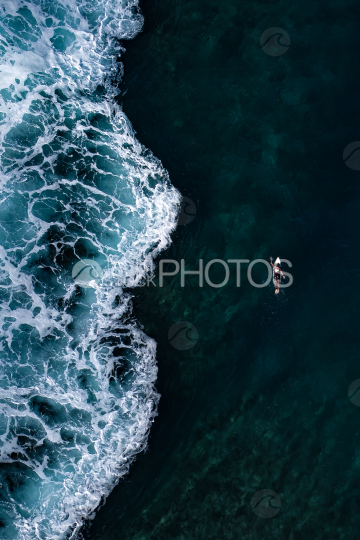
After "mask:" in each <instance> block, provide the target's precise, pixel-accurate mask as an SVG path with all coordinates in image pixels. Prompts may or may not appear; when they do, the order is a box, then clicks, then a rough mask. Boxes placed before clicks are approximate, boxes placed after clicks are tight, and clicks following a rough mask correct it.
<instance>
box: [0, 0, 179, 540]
mask: <svg viewBox="0 0 360 540" xmlns="http://www.w3.org/2000/svg"><path fill="white" fill-rule="evenodd" d="M142 24H143V19H142V16H141V15H140V14H139V10H138V6H137V3H136V2H135V1H132V0H119V1H115V2H114V1H111V2H110V1H108V0H104V1H100V2H98V1H85V2H77V1H75V0H74V1H71V2H66V3H65V2H63V3H62V2H58V1H52V0H51V1H47V0H34V1H33V2H28V1H22V0H14V1H6V0H5V1H3V2H1V4H0V56H1V66H0V123H1V135H0V137H1V141H0V144H1V150H0V160H1V162H0V177H1V201H0V245H1V247H0V259H1V263H0V266H1V272H0V273H1V275H0V279H1V284H0V296H1V315H0V317H1V328H2V332H1V348H0V365H1V376H0V484H1V497H0V537H1V539H4V540H15V539H16V540H18V539H19V540H20V539H22V540H31V539H35V538H36V539H43V540H45V539H46V540H47V539H49V540H50V539H51V540H55V539H56V540H60V539H63V538H70V537H75V536H76V534H77V531H78V530H79V528H80V527H81V525H82V523H83V520H84V518H87V517H89V516H90V515H91V514H92V512H93V511H94V510H95V508H96V507H97V506H98V504H99V503H100V501H101V500H102V499H103V497H105V496H106V495H107V494H108V493H109V492H110V491H111V489H112V488H113V486H114V484H115V483H116V482H117V481H118V480H119V478H121V477H122V476H123V475H125V474H126V473H127V471H128V468H129V465H130V463H131V462H132V461H133V459H134V457H135V456H136V454H137V453H138V452H140V451H141V450H143V449H144V448H145V447H146V444H147V438H148V432H149V428H150V426H151V424H152V422H153V420H154V417H155V416H156V411H157V404H158V400H159V394H158V393H157V391H156V389H155V381H156V376H157V366H156V343H155V341H154V340H153V339H152V338H150V337H148V336H147V335H146V334H145V333H144V332H143V331H142V329H141V325H139V324H138V323H137V321H136V319H135V317H134V316H133V315H132V306H131V293H130V292H129V291H130V290H131V289H132V288H133V287H134V286H136V285H138V284H141V283H142V281H143V280H144V279H145V277H146V276H147V275H148V274H151V272H152V271H153V258H154V257H155V256H156V255H157V254H158V253H160V251H161V250H163V249H164V248H165V247H166V246H167V245H168V243H169V241H170V233H171V231H172V230H173V229H174V227H175V222H176V216H177V212H178V207H179V200H180V195H179V193H178V191H177V190H176V189H175V188H173V187H172V186H171V184H170V181H169V178H168V174H167V172H166V171H165V170H164V168H163V167H162V165H161V163H160V162H159V160H157V159H156V158H155V157H154V156H153V154H152V153H151V151H149V150H147V149H146V148H145V147H144V146H142V145H141V144H140V143H139V142H138V141H137V139H136V138H135V135H134V132H133V129H132V127H131V124H130V122H129V121H128V119H127V117H126V116H125V114H124V113H123V112H122V110H121V109H120V107H119V106H118V104H117V103H116V101H115V96H116V94H117V92H118V89H117V85H118V84H119V81H120V79H121V76H122V72H123V70H122V64H121V62H120V57H121V55H122V53H123V46H122V44H121V43H122V41H120V40H125V39H129V38H132V37H134V35H136V33H138V32H139V31H140V29H141V27H142ZM75 265H76V268H75Z"/></svg>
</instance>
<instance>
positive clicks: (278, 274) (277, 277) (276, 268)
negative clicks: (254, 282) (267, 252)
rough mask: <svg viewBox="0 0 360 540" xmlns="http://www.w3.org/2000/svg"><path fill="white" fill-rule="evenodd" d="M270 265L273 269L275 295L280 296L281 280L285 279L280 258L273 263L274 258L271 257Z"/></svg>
mask: <svg viewBox="0 0 360 540" xmlns="http://www.w3.org/2000/svg"><path fill="white" fill-rule="evenodd" d="M270 264H271V266H272V267H273V282H274V285H275V294H279V291H280V281H281V278H283V279H284V278H285V276H284V272H283V271H282V270H281V261H280V259H279V257H277V259H276V260H275V263H273V258H272V257H270Z"/></svg>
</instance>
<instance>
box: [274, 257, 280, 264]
mask: <svg viewBox="0 0 360 540" xmlns="http://www.w3.org/2000/svg"><path fill="white" fill-rule="evenodd" d="M274 265H275V266H280V265H281V261H280V258H279V257H277V258H276V261H275V262H274Z"/></svg>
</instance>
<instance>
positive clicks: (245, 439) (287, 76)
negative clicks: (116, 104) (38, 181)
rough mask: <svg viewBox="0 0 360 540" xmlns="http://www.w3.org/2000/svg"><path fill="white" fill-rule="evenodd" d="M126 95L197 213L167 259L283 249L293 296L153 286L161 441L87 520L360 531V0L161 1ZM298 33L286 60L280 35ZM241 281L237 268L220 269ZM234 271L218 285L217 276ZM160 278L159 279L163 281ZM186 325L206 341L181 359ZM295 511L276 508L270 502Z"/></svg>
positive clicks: (200, 531)
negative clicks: (176, 327)
mask: <svg viewBox="0 0 360 540" xmlns="http://www.w3.org/2000/svg"><path fill="white" fill-rule="evenodd" d="M142 9H143V13H144V15H145V27H144V31H143V33H142V34H140V35H139V36H138V37H136V39H135V40H134V41H133V42H131V43H128V44H127V52H126V54H125V55H124V58H123V61H124V64H125V77H124V80H123V83H122V85H121V89H120V90H121V92H122V95H121V96H120V97H119V101H120V102H121V103H122V104H123V109H124V111H125V113H126V114H127V116H128V117H129V118H130V120H131V122H132V124H133V126H134V128H135V130H136V131H137V136H138V138H139V140H140V141H141V142H142V143H143V144H144V145H145V146H146V147H148V148H150V149H151V150H152V151H153V152H154V154H155V155H156V156H158V157H159V158H160V159H161V161H162V163H163V165H164V166H165V167H166V168H167V169H168V171H169V173H170V178H171V181H172V183H173V184H174V185H175V186H176V187H177V188H178V189H179V190H180V191H181V192H182V194H183V195H185V196H188V197H190V198H191V199H192V200H193V201H195V202H196V205H197V209H198V211H197V215H196V218H195V219H194V220H193V222H192V223H190V224H189V225H187V226H182V227H181V226H179V227H178V229H177V231H176V233H175V235H174V237H173V245H172V246H171V248H170V249H169V250H168V252H167V253H165V254H164V255H163V258H170V259H177V260H179V259H181V258H185V259H186V261H187V264H188V267H189V268H192V269H195V268H196V266H197V261H198V259H199V258H203V259H204V261H209V260H211V259H213V258H219V259H230V258H246V259H250V260H252V259H255V258H265V259H268V258H269V257H270V256H273V257H276V256H278V255H279V256H281V257H283V258H286V259H289V260H290V261H291V262H292V264H293V268H292V271H293V275H294V284H293V286H292V287H291V288H289V289H287V290H286V291H285V292H283V293H281V294H280V295H279V296H278V297H276V296H275V295H274V291H273V288H272V286H271V285H269V287H267V288H266V289H254V288H253V287H250V286H249V284H248V283H247V282H246V281H245V280H244V281H243V283H242V285H241V287H240V288H239V289H237V288H236V286H235V280H234V278H232V280H231V281H230V283H229V284H228V285H227V286H226V287H224V288H222V289H212V288H210V287H209V286H205V287H204V288H203V289H200V288H198V287H197V284H196V277H195V278H188V283H189V284H188V285H187V286H186V287H185V288H181V287H180V283H179V280H178V279H176V280H174V281H171V280H169V279H168V280H167V281H166V282H165V287H164V288H162V289H160V288H159V287H157V288H155V287H153V286H150V287H145V288H143V289H139V290H138V291H137V292H136V297H135V315H136V316H137V318H138V319H139V320H140V321H141V323H142V324H143V325H144V330H145V332H146V333H147V334H148V335H150V336H152V337H153V338H155V339H156V341H157V342H158V365H159V378H158V382H157V389H158V391H159V392H160V393H161V395H162V398H161V401H160V406H159V416H158V418H157V419H156V421H155V423H154V425H153V428H152V431H151V435H150V439H149V450H148V452H147V453H146V454H145V455H142V456H141V457H139V458H138V460H137V462H136V463H135V465H134V466H133V467H132V469H131V471H130V474H129V476H128V477H127V478H126V479H125V480H122V481H121V483H120V484H119V485H118V486H117V487H116V488H115V490H114V491H113V493H112V494H111V495H110V497H109V498H108V500H107V501H106V503H105V505H104V506H103V508H102V509H101V510H100V511H98V513H97V515H96V517H95V519H94V521H93V522H92V524H91V527H89V528H88V529H87V531H86V532H84V535H85V537H86V538H88V539H91V540H95V539H99V540H100V539H101V540H105V539H106V540H115V539H120V538H121V539H122V540H130V539H131V540H134V539H137V540H154V539H157V540H172V539H174V540H175V539H177V540H178V539H179V540H180V539H181V540H199V539H205V538H206V539H207V538H214V539H231V540H232V539H234V540H235V539H238V538H242V539H244V540H245V539H246V540H251V539H253V538H254V539H255V538H256V539H258V538H266V539H267V540H269V539H274V540H275V539H277V540H302V539H308V538H312V539H313V540H320V539H321V540H324V539H329V540H330V539H331V540H333V539H334V538H339V539H344V540H345V539H346V540H353V539H354V538H356V536H357V533H358V526H359V522H360V487H359V479H360V474H359V472H360V471H359V468H360V432H359V426H360V408H359V407H356V406H355V405H354V404H353V403H351V402H350V400H349V399H348V397H347V395H348V387H349V385H350V384H351V383H352V381H354V380H355V379H358V378H360V362H359V331H358V328H359V322H360V318H359V311H360V310H359V303H358V299H359V263H360V260H359V239H360V238H359V225H360V188H359V182H360V176H359V175H360V173H359V172H358V171H354V170H351V169H349V168H348V167H347V166H346V165H345V164H344V163H343V160H342V153H343V149H344V148H345V146H346V145H347V144H348V143H350V142H352V141H356V140H359V139H360V123H359V118H360V101H359V95H360V77H359V72H358V65H359V56H360V53H359V51H360V34H359V23H360V7H359V4H358V3H356V2H353V1H347V2H339V1H335V2H330V3H329V2H309V1H305V2H300V1H295V2H292V3H291V4H289V3H287V2H266V3H260V2H248V1H242V2H239V1H235V0H233V1H228V2H226V3H223V4H219V3H218V2H215V1H214V0H207V1H206V2H205V1H203V0H192V1H183V2H181V3H179V2H176V1H175V0H158V1H150V0H148V1H145V2H143V4H142ZM273 26H274V27H281V28H284V29H285V30H286V31H287V32H288V33H289V35H290V38H291V45H290V48H289V50H288V52H287V53H286V54H285V55H283V56H279V57H271V56H268V55H266V54H264V52H263V51H262V50H261V49H260V46H259V39H260V36H261V34H262V32H263V31H264V30H266V29H267V28H269V27H273ZM218 279H219V281H221V279H222V278H221V276H220V275H219V277H218ZM214 281H215V277H214ZM155 282H156V279H155ZM182 320H186V321H189V322H191V323H192V324H194V325H195V326H196V328H197V329H198V332H199V341H198V343H197V345H196V346H195V347H194V348H192V349H191V350H189V351H183V352H181V351H176V350H175V349H174V348H173V347H172V346H171V344H169V341H168V339H167V334H168V329H169V328H170V326H171V325H172V324H174V323H176V322H178V321H182ZM262 489H271V490H273V491H275V492H276V493H277V494H278V495H279V496H280V498H281V510H280V512H279V514H278V515H277V516H275V517H274V518H272V519H262V518H259V517H258V516H257V515H255V514H254V513H253V511H252V509H251V499H252V497H253V495H254V494H255V493H256V492H257V491H258V490H262Z"/></svg>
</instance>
